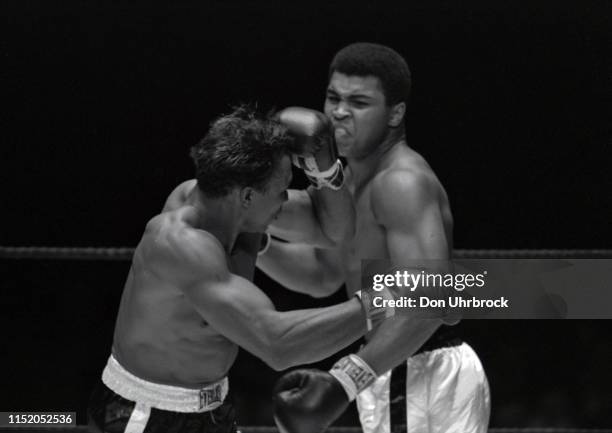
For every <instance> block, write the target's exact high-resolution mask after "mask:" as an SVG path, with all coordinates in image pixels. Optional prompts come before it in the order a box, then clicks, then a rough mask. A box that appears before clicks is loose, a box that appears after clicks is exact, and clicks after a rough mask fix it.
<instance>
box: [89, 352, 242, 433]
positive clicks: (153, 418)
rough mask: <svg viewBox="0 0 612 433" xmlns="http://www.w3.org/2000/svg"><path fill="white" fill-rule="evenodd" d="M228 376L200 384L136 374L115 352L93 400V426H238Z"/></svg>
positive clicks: (133, 431)
mask: <svg viewBox="0 0 612 433" xmlns="http://www.w3.org/2000/svg"><path fill="white" fill-rule="evenodd" d="M228 388H229V387H228V381H227V378H224V379H222V380H220V381H218V382H215V383H213V384H210V385H208V386H206V387H202V388H201V389H188V388H181V387H176V386H169V385H161V384H157V383H152V382H149V381H146V380H144V379H141V378H139V377H137V376H134V375H133V374H131V373H130V372H128V371H127V370H125V368H123V367H122V366H121V364H119V363H118V362H117V360H116V359H115V358H114V357H113V356H111V357H110V358H109V360H108V363H107V365H106V367H105V368H104V371H103V373H102V381H101V383H99V384H98V386H97V388H96V389H95V390H94V392H93V394H92V397H91V400H90V404H89V411H88V415H89V424H90V428H91V429H92V431H103V432H126V433H141V432H144V431H145V428H146V431H147V433H149V432H156V431H160V432H162V431H163V432H192V431H199V432H224V433H225V432H234V431H235V430H236V423H235V415H234V409H233V407H232V405H231V404H230V403H229V402H228V401H226V397H227V393H228Z"/></svg>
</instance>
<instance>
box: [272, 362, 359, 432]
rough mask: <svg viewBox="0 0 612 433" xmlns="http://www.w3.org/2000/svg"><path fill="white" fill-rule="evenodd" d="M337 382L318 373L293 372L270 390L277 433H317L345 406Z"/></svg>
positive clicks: (345, 402) (323, 373)
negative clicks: (272, 397) (272, 390)
mask: <svg viewBox="0 0 612 433" xmlns="http://www.w3.org/2000/svg"><path fill="white" fill-rule="evenodd" d="M348 404H349V399H348V396H347V393H346V392H345V390H344V388H343V387H342V385H341V384H340V382H339V381H338V380H337V379H336V378H335V377H334V376H332V375H331V374H329V373H327V372H325V371H321V370H295V371H292V372H289V373H287V374H285V375H284V376H282V377H281V378H280V379H279V380H278V382H277V383H276V386H275V387H274V420H275V421H276V425H277V427H278V429H279V431H280V432H281V433H320V432H323V431H325V430H326V429H327V428H328V427H329V425H330V424H331V423H332V422H334V421H335V420H336V419H337V418H338V417H339V416H340V415H341V414H342V413H343V412H344V411H345V410H346V408H347V407H348Z"/></svg>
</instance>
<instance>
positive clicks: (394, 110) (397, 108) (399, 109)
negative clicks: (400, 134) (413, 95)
mask: <svg viewBox="0 0 612 433" xmlns="http://www.w3.org/2000/svg"><path fill="white" fill-rule="evenodd" d="M404 114H406V103H405V102H400V103H399V104H395V105H394V106H392V107H391V112H390V113H389V121H388V122H387V124H388V125H389V126H390V127H392V128H397V127H398V126H400V125H401V124H402V121H403V120H404Z"/></svg>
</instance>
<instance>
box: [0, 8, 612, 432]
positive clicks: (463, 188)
mask: <svg viewBox="0 0 612 433" xmlns="http://www.w3.org/2000/svg"><path fill="white" fill-rule="evenodd" d="M0 8H1V9H0V12H1V13H0V28H1V30H0V31H1V32H2V34H1V36H2V37H1V40H0V56H1V57H0V58H1V59H2V60H3V62H2V63H3V65H2V69H1V71H0V77H1V78H2V86H1V94H0V96H1V98H2V101H3V103H2V107H3V110H2V124H3V128H2V131H3V134H2V139H1V140H2V146H1V156H2V157H1V162H0V164H1V165H0V176H1V179H0V180H1V184H2V186H1V187H0V188H2V191H0V192H2V197H3V200H2V208H1V211H2V212H1V213H0V214H1V215H2V226H1V228H0V245H19V246H22V245H50V246H134V245H135V244H136V243H137V242H138V239H139V237H140V234H141V231H142V229H143V227H144V224H145V222H146V221H147V219H148V218H150V217H151V216H152V215H154V214H155V213H156V212H158V211H159V209H160V208H161V206H162V204H163V201H164V199H165V197H166V196H167V194H168V193H169V191H170V190H171V189H172V188H173V187H174V186H175V185H176V184H178V183H179V182H181V181H182V180H184V179H187V178H189V177H190V176H191V175H192V165H191V162H190V160H189V159H188V157H187V154H188V149H189V147H190V146H191V145H192V144H194V143H195V142H196V141H197V140H198V139H199V138H200V137H201V136H202V135H203V134H204V133H205V131H206V129H207V125H208V123H209V122H210V121H211V120H212V119H213V118H214V117H215V116H217V115H219V114H220V113H222V112H227V111H228V109H229V107H230V106H231V105H232V104H235V103H238V102H247V101H257V102H258V103H259V105H260V106H261V107H262V108H269V107H283V106H287V105H302V106H307V107H312V108H319V109H320V108H321V107H322V104H323V95H324V88H325V85H326V80H327V64H328V63H329V61H330V59H331V57H332V56H333V54H334V52H335V51H337V50H338V49H339V48H341V47H342V46H344V45H346V44H347V43H350V42H354V41H359V40H367V41H373V42H379V43H384V44H388V45H390V46H392V47H394V48H395V49H396V50H398V51H399V52H400V53H401V54H403V55H404V56H405V57H406V59H407V60H408V63H409V65H410V67H411V69H412V73H413V84H414V90H413V98H412V101H411V104H410V107H409V116H408V119H407V125H408V140H409V143H410V144H411V146H413V147H414V148H416V149H417V150H418V151H419V152H421V153H422V154H423V155H424V156H425V157H426V158H427V159H428V161H429V162H430V163H431V165H432V166H433V168H434V170H435V171H436V173H437V174H438V176H439V177H440V179H441V180H442V182H443V183H444V185H445V187H446V189H447V191H448V193H449V195H450V197H451V201H452V206H453V213H454V216H455V221H456V225H455V228H456V230H455V246H456V247H457V248H609V247H610V243H611V230H610V220H611V218H610V216H611V214H612V212H611V200H610V191H611V190H612V189H611V188H612V180H611V179H612V176H610V173H609V168H610V160H611V158H610V157H609V151H610V146H611V145H612V54H611V53H612V24H611V21H612V20H611V18H612V2H608V1H578V0H576V1H530V2H526V1H525V2H502V1H466V2H454V1H442V0H428V1H424V0H423V1H419V0H417V1H406V2H399V1H398V2H394V3H376V4H375V3H374V2H354V1H353V2H328V3H327V4H312V3H307V2H303V3H298V4H293V3H288V2H255V1H252V2H249V1H241V2H239V1H224V2H220V1H219V2H215V1H209V2H202V1H192V2H187V1H183V2H172V3H171V2H167V3H165V2H164V3H161V2H156V3H155V2H154V3H144V2H143V3H139V2H101V1H100V2H95V1H75V0H70V1H68V0H67V1H63V2H61V3H60V2H57V3H56V2H43V1H23V2H3V3H2V5H1V6H0ZM128 266H129V263H127V262H83V261H63V262H60V261H53V260H29V261H17V260H7V259H4V260H2V261H0V276H1V278H0V283H1V284H2V287H1V295H0V296H1V298H0V302H1V305H2V309H3V314H2V319H1V320H2V322H3V323H2V325H3V326H2V328H1V329H2V330H3V333H2V336H3V342H4V345H3V346H4V347H3V348H2V349H0V354H1V355H2V358H1V359H2V361H0V366H1V370H0V389H1V390H2V392H0V410H28V409H31V410H49V409H63V410H69V409H70V410H77V411H79V416H80V418H79V422H80V423H83V422H84V419H83V418H82V417H83V415H84V407H85V404H86V398H87V395H88V392H89V389H90V387H91V386H92V384H93V382H94V381H95V380H96V379H97V377H98V376H99V374H100V372H101V368H102V366H103V365H104V362H105V359H106V357H107V355H108V353H109V349H110V341H111V335H112V328H113V322H114V318H115V314H116V309H117V305H118V300H119V296H120V292H121V288H122V285H123V281H124V278H125V276H126V274H127V270H128ZM257 283H258V284H259V285H260V286H261V287H263V288H264V289H265V290H266V291H267V292H268V293H269V294H270V295H271V296H272V297H273V299H274V300H275V302H277V304H278V305H279V307H280V308H290V307H304V306H310V305H321V304H323V303H328V302H334V301H338V300H340V299H342V295H341V294H338V295H336V296H335V297H334V298H332V299H327V300H323V301H314V300H311V299H309V298H306V297H299V296H295V295H291V294H288V293H287V292H285V291H283V290H282V289H280V288H279V287H278V286H276V285H273V284H271V283H270V282H269V281H268V280H267V279H265V278H264V277H263V276H261V275H259V274H258V276H257ZM459 326H460V328H461V329H462V331H464V334H465V336H466V338H467V339H468V340H469V341H470V342H471V343H472V345H473V346H474V347H475V348H476V350H477V351H478V353H479V355H480V356H481V358H482V361H483V363H484V365H485V369H486V370H487V373H488V376H489V379H490V382H491V388H492V396H493V414H492V423H491V424H492V425H493V426H498V427H499V426H539V425H545V426H583V427H602V426H610V425H612V421H611V420H610V417H609V415H608V413H609V409H610V407H612V404H611V402H612V397H611V393H610V391H609V388H610V385H612V380H611V379H612V374H611V373H610V372H609V365H610V364H611V361H612V349H610V344H609V341H610V337H609V334H610V332H611V331H612V326H611V325H610V323H609V322H607V321H512V322H502V321H494V322H484V321H469V322H467V321H466V322H464V323H462V324H460V325H459ZM320 366H325V363H323V364H321V365H320ZM275 376H276V373H273V372H272V371H271V370H270V369H268V368H267V367H266V366H264V365H263V364H262V363H261V362H259V361H258V360H256V359H254V358H253V357H251V356H249V355H248V354H244V353H241V355H240V357H239V360H238V362H237V364H236V366H235V367H234V368H233V370H232V377H231V381H232V386H233V389H234V391H235V393H236V399H237V400H238V405H239V410H240V422H241V423H242V424H255V423H261V424H271V422H272V419H271V417H270V414H269V404H268V402H269V399H270V388H271V384H272V383H273V380H274V377H275ZM354 422H355V419H354V414H353V413H350V414H349V415H348V416H347V417H345V418H344V419H343V420H342V423H345V424H351V423H354Z"/></svg>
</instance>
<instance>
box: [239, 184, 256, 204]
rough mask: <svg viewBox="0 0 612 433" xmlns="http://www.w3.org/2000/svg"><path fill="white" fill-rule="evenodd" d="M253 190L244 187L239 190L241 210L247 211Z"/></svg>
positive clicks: (251, 200)
mask: <svg viewBox="0 0 612 433" xmlns="http://www.w3.org/2000/svg"><path fill="white" fill-rule="evenodd" d="M254 193H255V190H254V189H253V188H251V187H250V186H246V187H244V188H242V189H241V190H240V204H241V205H242V207H243V208H245V209H247V208H249V207H250V206H251V203H252V202H253V194H254Z"/></svg>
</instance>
